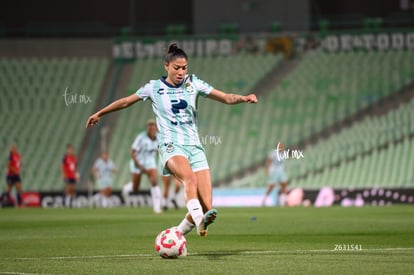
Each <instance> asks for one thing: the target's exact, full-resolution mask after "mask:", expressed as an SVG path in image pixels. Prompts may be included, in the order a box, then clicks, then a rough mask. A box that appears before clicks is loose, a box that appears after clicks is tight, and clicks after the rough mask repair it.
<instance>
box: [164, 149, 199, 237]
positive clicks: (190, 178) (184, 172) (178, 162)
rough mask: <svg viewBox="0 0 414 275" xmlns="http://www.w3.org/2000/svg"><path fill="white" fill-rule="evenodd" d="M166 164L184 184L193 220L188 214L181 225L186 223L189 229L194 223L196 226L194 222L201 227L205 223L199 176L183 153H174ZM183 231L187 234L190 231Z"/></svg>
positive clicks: (187, 204)
mask: <svg viewBox="0 0 414 275" xmlns="http://www.w3.org/2000/svg"><path fill="white" fill-rule="evenodd" d="M166 166H167V168H168V170H169V171H170V172H171V174H172V175H174V176H175V178H177V179H178V180H179V181H180V182H181V183H183V185H184V198H185V201H186V206H187V209H188V212H189V214H190V216H191V220H190V219H189V215H187V216H186V218H185V219H184V220H183V222H182V223H181V224H180V226H181V225H182V224H183V223H185V224H186V230H188V229H189V227H190V224H192V223H193V226H192V227H194V224H195V225H196V226H197V227H199V226H200V225H201V224H202V223H203V219H204V214H203V209H202V206H201V204H200V201H199V199H198V190H197V177H196V175H195V173H194V172H193V170H192V169H191V167H190V163H189V161H188V159H187V158H186V157H185V156H183V155H174V156H172V157H171V158H169V159H168V161H167V163H166ZM180 226H179V228H180ZM191 229H192V228H191ZM191 229H190V231H191ZM186 230H184V231H186ZM182 233H183V234H186V233H188V232H182Z"/></svg>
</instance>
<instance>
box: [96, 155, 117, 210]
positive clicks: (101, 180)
mask: <svg viewBox="0 0 414 275" xmlns="http://www.w3.org/2000/svg"><path fill="white" fill-rule="evenodd" d="M92 173H93V175H94V177H95V180H96V181H97V183H98V187H99V190H100V191H99V192H98V193H97V194H95V196H94V201H95V202H96V203H97V205H99V206H102V207H110V206H111V205H110V201H109V198H110V197H111V195H112V184H113V179H112V175H113V174H114V173H116V167H115V164H114V162H113V161H112V160H111V159H110V158H109V154H108V152H102V155H101V157H100V158H98V159H97V160H96V161H95V163H94V165H93V168H92Z"/></svg>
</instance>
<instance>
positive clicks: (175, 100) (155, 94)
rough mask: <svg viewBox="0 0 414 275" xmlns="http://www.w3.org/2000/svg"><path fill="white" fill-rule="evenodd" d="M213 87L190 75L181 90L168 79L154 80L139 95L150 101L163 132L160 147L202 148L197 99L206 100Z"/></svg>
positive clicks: (139, 91) (160, 133) (159, 128)
mask: <svg viewBox="0 0 414 275" xmlns="http://www.w3.org/2000/svg"><path fill="white" fill-rule="evenodd" d="M212 90H213V87H212V86H211V85H209V84H207V83H206V82H204V81H202V80H200V79H198V78H197V77H196V76H195V75H194V74H192V75H186V77H185V79H184V81H183V82H182V83H181V84H180V85H177V86H173V85H171V84H169V83H168V82H166V80H165V77H162V78H160V79H158V80H151V81H150V82H148V83H147V84H145V85H144V86H143V87H141V88H139V89H138V91H137V92H136V94H137V95H138V96H139V97H140V98H141V99H143V100H147V99H150V100H151V102H152V109H153V111H154V114H155V117H156V120H157V127H158V131H159V138H160V139H159V142H160V143H170V142H172V143H175V144H181V145H200V139H199V137H198V127H197V98H198V95H202V96H203V97H206V96H207V95H208V94H210V92H211V91H212Z"/></svg>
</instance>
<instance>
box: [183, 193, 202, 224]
mask: <svg viewBox="0 0 414 275" xmlns="http://www.w3.org/2000/svg"><path fill="white" fill-rule="evenodd" d="M187 209H188V212H189V213H190V215H191V217H192V218H193V221H194V223H195V224H196V225H199V224H201V221H202V220H203V217H204V214H203V208H202V207H201V204H200V201H199V200H198V199H191V200H189V201H188V202H187Z"/></svg>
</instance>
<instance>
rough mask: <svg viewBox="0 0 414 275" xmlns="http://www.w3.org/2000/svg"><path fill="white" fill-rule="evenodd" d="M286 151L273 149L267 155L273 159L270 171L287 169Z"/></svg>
mask: <svg viewBox="0 0 414 275" xmlns="http://www.w3.org/2000/svg"><path fill="white" fill-rule="evenodd" d="M283 152H284V151H280V152H279V151H277V150H272V151H270V152H269V154H268V155H267V158H268V159H270V160H271V164H270V167H269V170H270V171H279V170H283V169H285V159H284V158H285V157H284V153H283Z"/></svg>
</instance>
